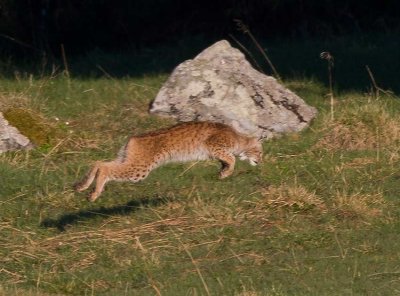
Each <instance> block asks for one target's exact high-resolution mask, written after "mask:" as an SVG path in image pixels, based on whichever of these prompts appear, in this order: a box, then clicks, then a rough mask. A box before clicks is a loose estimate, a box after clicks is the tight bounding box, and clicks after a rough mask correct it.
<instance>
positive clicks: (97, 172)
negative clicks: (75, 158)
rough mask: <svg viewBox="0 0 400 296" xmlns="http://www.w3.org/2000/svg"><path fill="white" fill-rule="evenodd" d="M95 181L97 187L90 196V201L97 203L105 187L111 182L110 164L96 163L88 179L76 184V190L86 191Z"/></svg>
mask: <svg viewBox="0 0 400 296" xmlns="http://www.w3.org/2000/svg"><path fill="white" fill-rule="evenodd" d="M95 179H96V185H95V187H94V189H93V191H92V192H91V193H90V194H89V197H88V200H89V201H95V200H96V199H97V198H98V197H99V196H100V194H101V192H102V191H103V189H104V185H105V184H106V183H107V181H108V180H110V163H106V162H96V163H95V165H94V166H93V168H92V169H91V170H90V171H89V173H88V174H87V175H86V177H85V178H84V179H83V180H82V181H81V182H78V183H76V184H75V186H74V188H75V190H76V191H78V192H81V191H84V190H86V189H88V188H89V186H90V185H91V184H92V183H93V181H94V180H95Z"/></svg>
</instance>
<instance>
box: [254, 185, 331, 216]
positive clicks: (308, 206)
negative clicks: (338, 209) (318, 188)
mask: <svg viewBox="0 0 400 296" xmlns="http://www.w3.org/2000/svg"><path fill="white" fill-rule="evenodd" d="M262 194H263V196H264V198H265V200H264V202H265V203H266V204H267V205H268V206H271V207H273V208H285V209H291V210H293V211H296V212H297V211H308V210H312V209H318V210H319V211H322V212H325V210H326V207H325V203H324V201H323V200H322V199H321V198H320V197H318V196H317V195H316V194H315V193H314V192H310V191H309V190H307V189H306V188H305V187H304V186H301V185H294V186H289V185H286V184H282V185H280V186H269V187H268V188H266V189H264V190H263V191H262Z"/></svg>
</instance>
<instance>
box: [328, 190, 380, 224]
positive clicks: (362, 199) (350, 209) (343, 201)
mask: <svg viewBox="0 0 400 296" xmlns="http://www.w3.org/2000/svg"><path fill="white" fill-rule="evenodd" d="M386 206H387V202H386V200H385V198H384V197H383V194H382V192H378V193H369V194H361V193H354V194H351V195H349V194H340V193H338V194H337V196H336V197H335V198H334V200H333V212H334V213H335V215H336V217H338V218H339V219H362V220H370V219H374V218H379V217H382V215H383V210H384V209H385V207H386Z"/></svg>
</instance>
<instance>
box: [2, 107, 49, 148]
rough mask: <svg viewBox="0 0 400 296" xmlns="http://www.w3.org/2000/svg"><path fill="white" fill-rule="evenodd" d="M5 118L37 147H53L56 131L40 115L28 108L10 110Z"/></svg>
mask: <svg viewBox="0 0 400 296" xmlns="http://www.w3.org/2000/svg"><path fill="white" fill-rule="evenodd" d="M3 115H4V118H5V119H7V121H8V122H9V123H10V124H11V125H12V126H14V127H16V128H17V129H18V130H19V131H20V132H21V133H22V134H23V135H25V136H26V137H28V139H30V140H31V141H32V142H33V143H34V144H35V145H37V146H44V145H51V143H52V142H53V140H54V138H55V136H56V130H55V128H54V127H53V126H51V125H50V124H49V123H48V122H47V121H46V120H45V119H44V118H43V117H42V116H41V115H40V114H38V113H35V112H33V111H32V110H29V109H27V108H22V107H20V108H10V109H8V110H6V111H5V112H4V113H3Z"/></svg>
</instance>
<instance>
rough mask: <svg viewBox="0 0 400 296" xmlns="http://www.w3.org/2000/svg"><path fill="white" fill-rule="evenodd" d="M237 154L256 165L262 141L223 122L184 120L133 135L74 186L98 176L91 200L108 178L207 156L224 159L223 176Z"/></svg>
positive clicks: (135, 177)
mask: <svg viewBox="0 0 400 296" xmlns="http://www.w3.org/2000/svg"><path fill="white" fill-rule="evenodd" d="M235 156H239V158H240V159H241V160H248V161H249V163H250V164H251V165H257V164H258V163H259V162H260V161H261V159H262V146H261V143H260V141H258V140H257V139H256V138H251V137H247V136H244V135H242V134H239V133H238V132H236V131H235V130H234V129H233V128H231V127H229V126H227V125H225V124H221V123H212V122H190V123H182V124H179V125H176V126H174V127H171V128H168V129H163V130H159V131H155V132H151V133H147V134H144V135H141V136H133V137H131V138H130V139H129V140H128V143H127V144H126V145H125V146H123V147H122V148H121V150H120V151H119V153H118V156H117V158H116V159H115V160H113V161H109V162H101V161H99V162H96V163H95V165H94V166H93V168H92V169H91V170H90V172H89V173H88V174H87V176H86V177H85V178H84V179H83V180H82V181H81V182H79V183H77V184H76V185H75V189H76V190H77V191H79V192H81V191H84V190H86V189H87V188H88V187H89V186H90V185H91V183H92V182H93V181H94V179H96V186H95V187H94V189H93V191H92V192H91V193H90V195H89V197H88V200H89V201H95V200H96V199H97V198H98V197H99V195H100V194H101V192H102V191H103V189H104V185H105V184H106V183H107V182H108V181H111V180H117V181H132V182H138V181H140V180H143V179H145V178H146V177H147V176H148V174H149V173H150V172H151V171H152V170H154V169H155V168H157V167H159V166H161V165H163V164H165V163H168V162H185V161H197V160H207V159H217V160H219V161H220V162H221V164H222V168H221V171H220V173H219V177H220V178H221V179H222V178H226V177H228V176H230V175H231V174H232V172H233V170H234V165H235Z"/></svg>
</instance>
